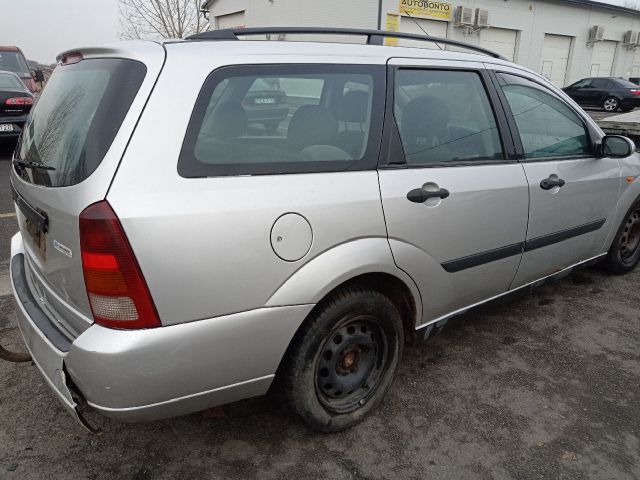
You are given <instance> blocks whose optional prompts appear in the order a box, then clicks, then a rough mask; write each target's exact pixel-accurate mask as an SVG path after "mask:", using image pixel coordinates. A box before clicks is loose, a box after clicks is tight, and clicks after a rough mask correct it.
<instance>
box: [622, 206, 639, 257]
mask: <svg viewBox="0 0 640 480" xmlns="http://www.w3.org/2000/svg"><path fill="white" fill-rule="evenodd" d="M619 250H620V260H622V262H623V263H625V264H627V265H629V264H632V263H633V262H634V261H635V259H636V256H637V255H638V253H639V252H640V208H639V209H637V210H634V211H633V212H631V214H630V215H629V216H628V217H627V221H626V222H625V224H624V228H623V231H622V235H621V236H620V245H619Z"/></svg>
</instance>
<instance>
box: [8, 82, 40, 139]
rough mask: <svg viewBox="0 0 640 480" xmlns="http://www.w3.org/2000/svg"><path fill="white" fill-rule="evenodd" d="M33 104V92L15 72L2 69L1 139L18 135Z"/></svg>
mask: <svg viewBox="0 0 640 480" xmlns="http://www.w3.org/2000/svg"><path fill="white" fill-rule="evenodd" d="M32 105H33V94H32V93H31V92H30V91H29V89H28V88H27V87H26V86H25V85H24V83H22V81H21V79H20V77H18V75H16V74H15V73H13V72H3V71H0V140H2V139H4V138H7V137H17V136H18V135H20V132H22V127H23V126H24V124H25V122H26V121H27V116H28V115H29V111H30V110H31V106H32Z"/></svg>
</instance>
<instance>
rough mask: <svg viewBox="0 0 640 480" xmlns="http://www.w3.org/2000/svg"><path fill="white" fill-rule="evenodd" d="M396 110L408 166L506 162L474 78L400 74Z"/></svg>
mask: <svg viewBox="0 0 640 480" xmlns="http://www.w3.org/2000/svg"><path fill="white" fill-rule="evenodd" d="M393 106H394V115H395V119H396V122H397V125H398V130H399V132H400V138H401V140H402V146H403V148H404V153H405V158H406V162H407V164H408V165H439V164H449V163H452V162H469V161H487V160H489V161H491V160H501V159H503V158H504V155H503V150H502V143H501V142H500V136H499V133H498V126H497V124H496V120H495V117H494V114H493V110H492V108H491V105H490V103H489V99H488V97H487V93H486V91H485V88H484V85H483V83H482V80H481V79H480V76H479V75H478V74H477V73H475V72H465V71H442V70H398V72H397V74H396V81H395V92H394V105H393Z"/></svg>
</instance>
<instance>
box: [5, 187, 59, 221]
mask: <svg viewBox="0 0 640 480" xmlns="http://www.w3.org/2000/svg"><path fill="white" fill-rule="evenodd" d="M10 183H11V182H10ZM11 193H12V194H13V201H14V202H15V204H16V205H17V206H18V208H19V209H20V211H21V212H22V213H23V214H24V216H25V217H27V218H28V219H29V221H30V222H31V223H33V224H34V225H35V226H36V227H38V230H40V231H42V232H44V233H47V231H48V230H49V217H47V214H46V213H42V212H39V211H38V210H36V209H35V208H33V207H32V206H31V205H29V203H28V202H27V201H26V200H25V199H24V198H22V195H20V194H19V193H18V191H17V190H16V188H15V187H14V186H13V183H11Z"/></svg>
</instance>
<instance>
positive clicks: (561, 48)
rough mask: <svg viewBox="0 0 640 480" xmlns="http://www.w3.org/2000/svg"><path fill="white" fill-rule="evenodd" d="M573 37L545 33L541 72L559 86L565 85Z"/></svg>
mask: <svg viewBox="0 0 640 480" xmlns="http://www.w3.org/2000/svg"><path fill="white" fill-rule="evenodd" d="M571 38H572V37H566V36H564V35H552V34H550V33H547V34H545V36H544V43H543V45H542V67H541V70H540V73H542V75H544V76H545V77H546V78H548V79H549V80H551V81H552V82H553V83H554V84H555V85H557V86H558V87H564V86H565V79H566V76H567V65H568V63H569V53H570V52H571Z"/></svg>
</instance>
